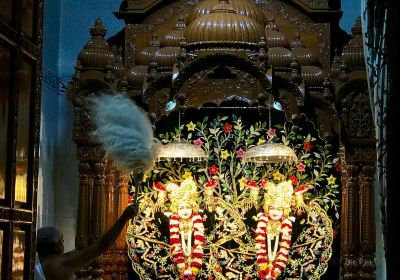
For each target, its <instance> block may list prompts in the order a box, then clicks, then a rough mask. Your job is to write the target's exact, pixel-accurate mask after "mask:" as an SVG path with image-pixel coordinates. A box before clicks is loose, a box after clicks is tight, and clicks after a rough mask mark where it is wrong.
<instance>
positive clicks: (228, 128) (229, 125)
mask: <svg viewBox="0 0 400 280" xmlns="http://www.w3.org/2000/svg"><path fill="white" fill-rule="evenodd" d="M224 131H225V133H230V132H232V125H231V124H229V123H226V124H225V125H224Z"/></svg>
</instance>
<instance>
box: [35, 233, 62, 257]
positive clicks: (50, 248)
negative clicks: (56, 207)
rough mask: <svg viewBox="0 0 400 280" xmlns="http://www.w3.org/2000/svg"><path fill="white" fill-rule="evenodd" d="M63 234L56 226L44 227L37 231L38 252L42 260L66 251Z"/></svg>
mask: <svg viewBox="0 0 400 280" xmlns="http://www.w3.org/2000/svg"><path fill="white" fill-rule="evenodd" d="M63 243H64V242H63V236H62V233H61V231H60V230H59V229H58V228H56V227H42V228H40V229H38V231H37V241H36V252H37V253H38V255H39V258H40V259H41V260H43V259H45V258H47V257H49V256H54V255H60V254H63V253H64V244H63Z"/></svg>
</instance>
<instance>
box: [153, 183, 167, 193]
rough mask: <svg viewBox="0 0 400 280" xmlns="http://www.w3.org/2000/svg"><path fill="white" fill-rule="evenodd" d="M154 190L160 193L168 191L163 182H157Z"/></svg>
mask: <svg viewBox="0 0 400 280" xmlns="http://www.w3.org/2000/svg"><path fill="white" fill-rule="evenodd" d="M154 188H155V189H156V190H158V191H160V192H165V191H166V190H167V189H166V188H165V186H164V185H163V184H162V183H161V182H156V183H155V184H154Z"/></svg>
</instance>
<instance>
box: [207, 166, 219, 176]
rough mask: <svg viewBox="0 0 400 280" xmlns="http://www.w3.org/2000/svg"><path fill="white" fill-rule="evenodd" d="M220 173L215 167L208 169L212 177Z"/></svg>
mask: <svg viewBox="0 0 400 280" xmlns="http://www.w3.org/2000/svg"><path fill="white" fill-rule="evenodd" d="M218 171H219V169H218V167H216V166H215V165H213V166H211V167H209V168H208V172H209V173H210V175H217V174H218Z"/></svg>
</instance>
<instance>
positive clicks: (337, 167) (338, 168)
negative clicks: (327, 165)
mask: <svg viewBox="0 0 400 280" xmlns="http://www.w3.org/2000/svg"><path fill="white" fill-rule="evenodd" d="M335 169H336V171H337V172H340V170H341V169H342V165H341V164H340V161H337V162H336V164H335Z"/></svg>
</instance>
